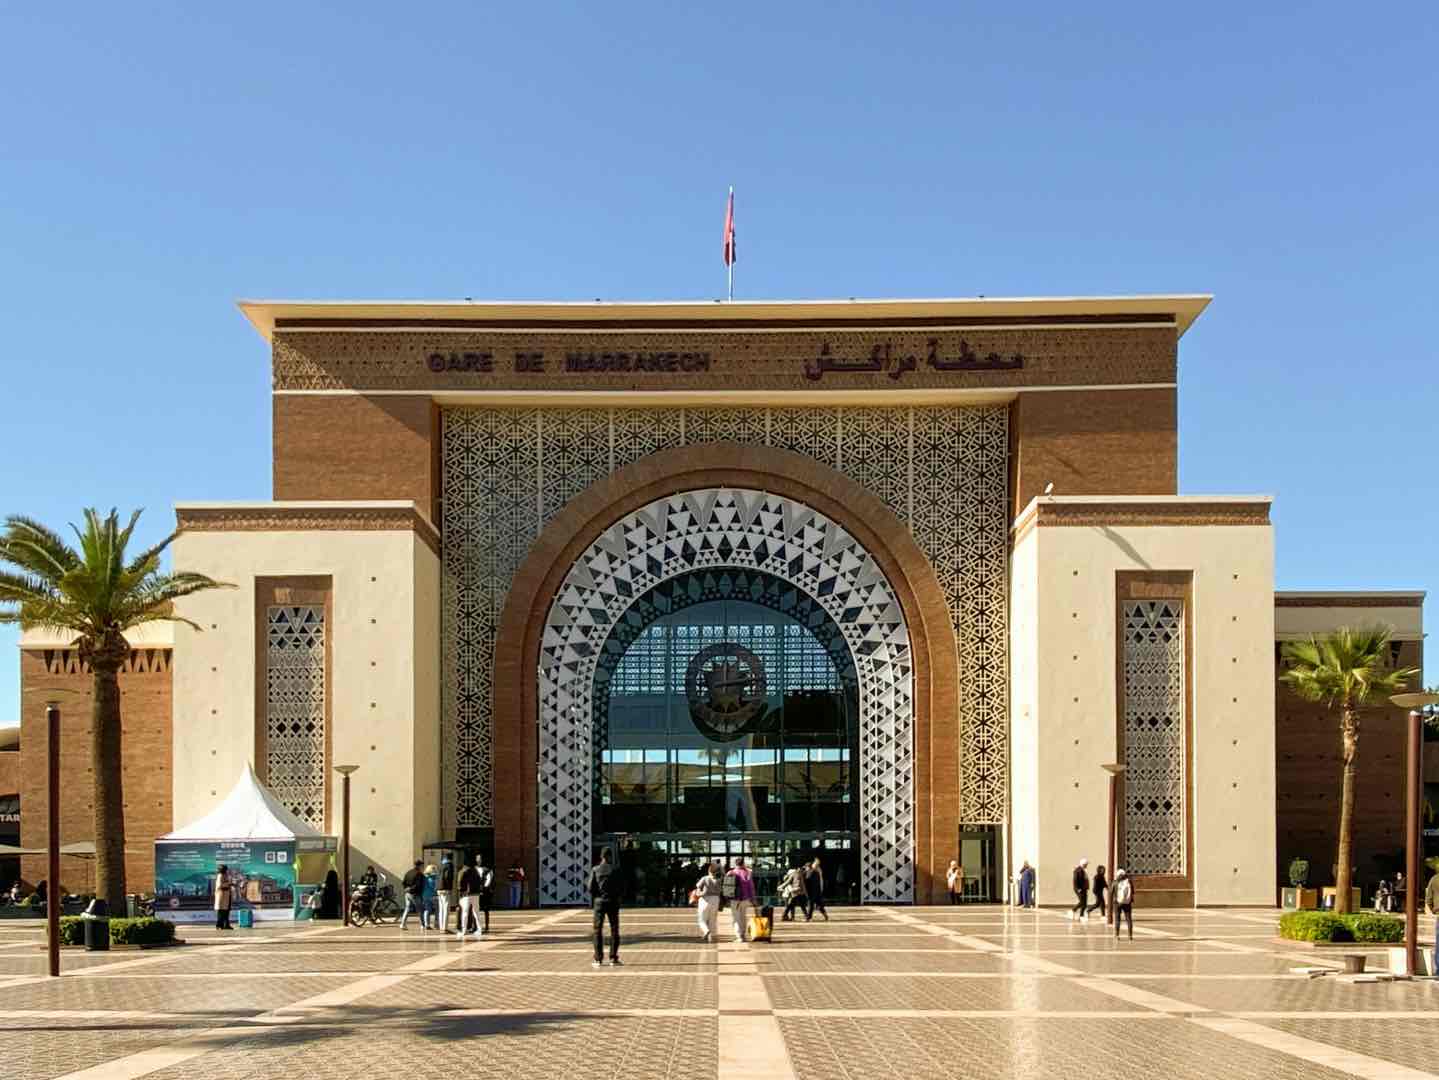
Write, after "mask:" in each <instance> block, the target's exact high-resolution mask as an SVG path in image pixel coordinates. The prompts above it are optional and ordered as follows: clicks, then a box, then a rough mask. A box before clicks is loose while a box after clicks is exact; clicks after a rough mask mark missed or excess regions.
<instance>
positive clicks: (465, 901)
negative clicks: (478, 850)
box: [459, 863, 481, 941]
mask: <svg viewBox="0 0 1439 1080" xmlns="http://www.w3.org/2000/svg"><path fill="white" fill-rule="evenodd" d="M480 888H481V879H480V872H479V871H478V870H476V869H475V867H474V866H472V865H471V864H469V863H466V864H465V868H464V869H463V870H461V871H460V926H459V936H460V940H461V941H464V940H465V934H467V933H469V930H470V926H471V925H473V926H474V928H475V940H476V941H478V940H479V938H480V913H479V903H480ZM471 919H474V923H473V924H471V922H470V920H471Z"/></svg>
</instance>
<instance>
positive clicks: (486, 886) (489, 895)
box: [475, 855, 495, 934]
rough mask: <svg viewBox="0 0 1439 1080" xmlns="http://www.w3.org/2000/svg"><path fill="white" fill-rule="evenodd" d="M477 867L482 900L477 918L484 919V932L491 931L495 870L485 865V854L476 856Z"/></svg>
mask: <svg viewBox="0 0 1439 1080" xmlns="http://www.w3.org/2000/svg"><path fill="white" fill-rule="evenodd" d="M475 869H476V870H477V871H478V872H479V875H480V902H479V904H478V905H477V906H478V909H479V910H478V912H477V914H476V918H480V919H483V920H484V924H485V925H484V933H486V934H488V933H489V932H490V908H492V907H494V906H495V872H494V871H493V870H491V869H490V868H489V867H488V866H486V865H485V857H484V855H476V856H475Z"/></svg>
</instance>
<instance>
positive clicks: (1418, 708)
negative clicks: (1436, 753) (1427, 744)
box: [1389, 694, 1439, 978]
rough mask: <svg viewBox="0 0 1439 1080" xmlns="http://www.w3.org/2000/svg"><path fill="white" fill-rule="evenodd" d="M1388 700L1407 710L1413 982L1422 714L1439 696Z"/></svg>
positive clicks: (1407, 929)
mask: <svg viewBox="0 0 1439 1080" xmlns="http://www.w3.org/2000/svg"><path fill="white" fill-rule="evenodd" d="M1389 700H1390V701H1392V702H1393V703H1394V704H1395V705H1398V706H1399V707H1400V708H1401V709H1408V710H1409V753H1408V754H1407V755H1406V757H1407V759H1408V766H1409V782H1408V784H1407V785H1406V786H1405V796H1404V803H1405V821H1404V825H1405V828H1404V873H1405V876H1406V877H1407V878H1408V881H1407V882H1406V883H1405V884H1406V888H1405V889H1404V974H1405V975H1407V976H1409V977H1410V978H1413V976H1414V972H1415V970H1416V969H1417V968H1418V966H1419V964H1418V960H1419V882H1420V881H1421V880H1423V879H1422V878H1421V877H1420V876H1419V852H1420V848H1421V841H1420V839H1419V808H1420V806H1422V805H1423V802H1424V710H1425V709H1427V708H1431V707H1432V706H1435V705H1439V694H1395V695H1393V696H1392V697H1390V699H1389ZM1436 947H1439V946H1436ZM1434 974H1439V972H1435V973H1434Z"/></svg>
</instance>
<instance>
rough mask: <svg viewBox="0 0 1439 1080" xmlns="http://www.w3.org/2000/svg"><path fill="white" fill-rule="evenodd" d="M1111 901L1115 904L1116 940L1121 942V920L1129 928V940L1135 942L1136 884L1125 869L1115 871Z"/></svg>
mask: <svg viewBox="0 0 1439 1080" xmlns="http://www.w3.org/2000/svg"><path fill="white" fill-rule="evenodd" d="M1110 899H1111V900H1112V901H1113V903H1114V940H1115V941H1118V940H1119V920H1120V919H1123V920H1124V921H1125V923H1127V924H1128V926H1129V940H1130V941H1133V940H1134V882H1132V881H1131V880H1130V879H1129V875H1128V874H1126V873H1125V872H1124V867H1122V866H1121V867H1119V868H1118V869H1116V870H1115V871H1114V891H1113V894H1112V895H1111V897H1110Z"/></svg>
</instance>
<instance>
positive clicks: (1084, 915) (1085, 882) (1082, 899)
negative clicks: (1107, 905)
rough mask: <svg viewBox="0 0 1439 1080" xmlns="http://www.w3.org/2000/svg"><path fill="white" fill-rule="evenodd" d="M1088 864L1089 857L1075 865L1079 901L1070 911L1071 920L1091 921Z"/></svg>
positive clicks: (1075, 883)
mask: <svg viewBox="0 0 1439 1080" xmlns="http://www.w3.org/2000/svg"><path fill="white" fill-rule="evenodd" d="M1088 865H1089V860H1088V859H1080V860H1079V862H1078V863H1077V864H1076V865H1075V867H1074V897H1075V900H1076V901H1077V902H1076V903H1075V905H1074V910H1073V911H1071V912H1070V913H1069V917H1070V919H1071V920H1073V919H1078V920H1079V921H1080V922H1088V921H1089V914H1088V912H1089V871H1088V870H1087V869H1085V867H1087V866H1088Z"/></svg>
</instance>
